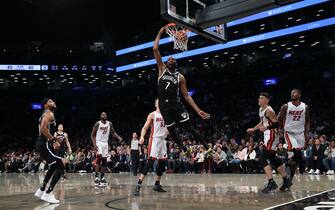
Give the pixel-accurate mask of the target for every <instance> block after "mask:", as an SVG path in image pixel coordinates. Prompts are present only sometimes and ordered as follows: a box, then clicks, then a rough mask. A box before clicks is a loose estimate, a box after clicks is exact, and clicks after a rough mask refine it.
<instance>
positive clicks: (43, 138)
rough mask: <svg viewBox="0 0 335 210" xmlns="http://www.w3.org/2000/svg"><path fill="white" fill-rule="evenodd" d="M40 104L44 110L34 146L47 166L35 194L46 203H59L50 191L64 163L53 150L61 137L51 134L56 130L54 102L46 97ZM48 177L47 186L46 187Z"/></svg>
mask: <svg viewBox="0 0 335 210" xmlns="http://www.w3.org/2000/svg"><path fill="white" fill-rule="evenodd" d="M42 106H43V107H44V112H43V114H42V116H41V117H40V119H39V126H38V130H39V136H38V138H37V142H36V146H35V147H36V151H37V152H38V153H39V154H40V156H41V158H42V159H44V160H45V161H46V162H47V164H48V166H49V168H48V172H47V173H46V175H45V177H44V180H43V183H42V186H41V187H40V188H38V190H37V191H36V193H35V196H36V197H38V198H40V199H41V200H44V201H46V202H48V203H59V200H57V199H56V198H55V196H54V194H53V193H52V191H53V189H54V187H55V185H56V184H57V182H58V181H59V179H60V177H61V175H62V173H63V171H64V163H65V162H66V161H65V159H63V158H62V157H60V156H59V155H58V153H57V152H56V151H55V148H56V149H57V150H58V149H59V148H60V143H59V142H60V141H61V139H59V138H58V137H54V136H53V135H52V134H51V133H53V132H55V130H56V120H55V115H54V110H55V109H56V103H55V102H54V101H53V100H52V99H50V98H46V99H44V100H43V101H42ZM50 179H51V182H50V184H49V187H48V188H46V186H47V184H48V182H49V181H50Z"/></svg>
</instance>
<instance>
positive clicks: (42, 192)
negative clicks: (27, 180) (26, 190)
mask: <svg viewBox="0 0 335 210" xmlns="http://www.w3.org/2000/svg"><path fill="white" fill-rule="evenodd" d="M43 194H44V191H42V190H41V188H38V190H37V191H36V192H35V194H34V195H35V197H37V198H39V199H41V197H42V195H43Z"/></svg>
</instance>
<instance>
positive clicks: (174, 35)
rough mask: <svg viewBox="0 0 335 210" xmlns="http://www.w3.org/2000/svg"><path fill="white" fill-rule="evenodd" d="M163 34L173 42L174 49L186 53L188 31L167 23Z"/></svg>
mask: <svg viewBox="0 0 335 210" xmlns="http://www.w3.org/2000/svg"><path fill="white" fill-rule="evenodd" d="M165 32H166V33H167V34H168V35H169V36H170V37H171V39H172V40H173V42H174V46H173V48H174V49H176V50H182V51H187V42H188V32H189V30H188V29H186V28H184V27H182V26H180V25H177V24H175V23H169V24H167V25H166V27H165Z"/></svg>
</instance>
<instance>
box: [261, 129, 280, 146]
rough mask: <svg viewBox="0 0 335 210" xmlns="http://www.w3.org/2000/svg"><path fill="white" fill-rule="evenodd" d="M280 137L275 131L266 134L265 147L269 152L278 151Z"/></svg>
mask: <svg viewBox="0 0 335 210" xmlns="http://www.w3.org/2000/svg"><path fill="white" fill-rule="evenodd" d="M278 144H279V136H278V135H277V132H276V131H275V130H270V132H266V133H264V146H265V148H266V149H267V150H269V151H277V146H278Z"/></svg>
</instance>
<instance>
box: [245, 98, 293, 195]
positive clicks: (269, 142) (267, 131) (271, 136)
mask: <svg viewBox="0 0 335 210" xmlns="http://www.w3.org/2000/svg"><path fill="white" fill-rule="evenodd" d="M269 101H270V95H269V94H268V93H261V94H260V96H259V99H258V105H259V106H260V109H259V117H260V122H259V123H258V124H257V125H256V126H255V127H253V128H249V129H248V130H247V132H248V133H253V132H255V131H256V130H259V131H260V132H263V133H264V148H263V150H262V152H261V155H260V164H261V165H262V166H263V168H264V172H265V175H266V177H267V179H268V181H269V182H268V184H267V186H266V187H265V188H264V189H262V192H263V193H268V192H270V191H272V190H275V189H277V188H278V186H277V184H276V182H275V181H274V180H273V177H272V168H271V165H273V166H275V167H276V169H277V171H278V172H279V173H280V175H281V176H282V177H283V185H282V186H281V187H280V190H281V191H284V190H286V189H288V188H289V187H290V186H291V182H290V179H289V177H288V176H287V175H286V172H285V169H284V166H283V163H282V162H281V161H280V159H279V158H278V157H277V156H276V150H277V144H278V143H279V138H278V135H277V128H278V126H279V123H278V120H277V117H276V114H275V112H274V111H273V109H272V108H271V106H269Z"/></svg>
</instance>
